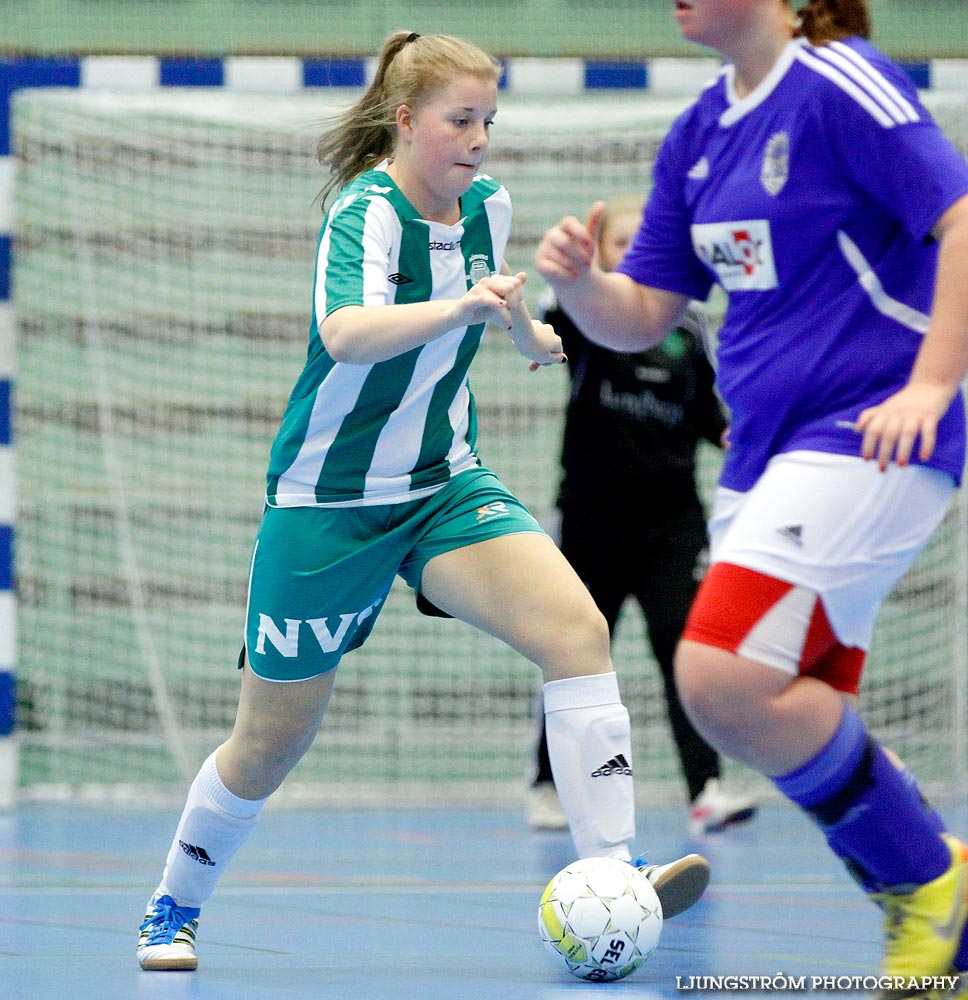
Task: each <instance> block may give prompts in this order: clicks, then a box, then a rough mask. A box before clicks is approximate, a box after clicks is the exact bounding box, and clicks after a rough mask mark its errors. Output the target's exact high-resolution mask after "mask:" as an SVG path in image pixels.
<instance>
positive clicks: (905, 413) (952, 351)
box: [856, 195, 968, 470]
mask: <svg viewBox="0 0 968 1000" xmlns="http://www.w3.org/2000/svg"><path fill="white" fill-rule="evenodd" d="M934 234H935V236H936V237H937V238H938V241H939V244H940V246H939V252H938V271H937V277H936V280H935V293H934V303H933V305H932V308H931V324H930V326H929V327H928V331H927V333H926V334H925V336H924V341H923V343H922V345H921V349H920V350H919V351H918V355H917V358H916V359H915V362H914V368H913V370H912V371H911V378H910V380H909V382H908V384H907V385H906V386H905V387H904V388H903V389H901V390H900V392H896V393H894V395H893V396H889V397H888V398H887V399H885V400H884V402H883V403H880V404H879V405H878V406H872V407H869V408H868V409H866V410H864V411H863V412H862V413H861V415H860V417H859V418H858V420H857V424H856V427H857V430H858V431H860V432H861V433H862V434H863V435H864V438H863V443H862V445H861V453H862V454H863V456H864V458H867V459H872V458H876V459H877V462H878V465H879V466H880V468H881V469H882V470H883V469H886V468H887V465H888V463H889V462H890V461H891V459H892V458H894V460H895V461H896V462H897V463H898V464H899V465H905V464H906V463H907V461H908V459H909V458H910V457H911V455H912V453H913V451H914V446H915V443H916V442H918V440H920V446H919V449H918V452H919V454H920V457H921V458H922V459H927V458H929V457H930V455H931V453H932V452H933V450H934V445H935V438H936V432H937V426H938V421H939V420H940V419H941V417H942V415H943V414H944V413H945V411H946V410H947V409H948V406H949V405H950V404H951V400H952V399H953V398H954V396H955V394H956V393H957V392H958V391H959V387H960V385H961V382H962V380H963V379H964V377H965V375H966V374H968V297H966V296H965V294H964V290H965V287H966V286H968V195H964V196H963V197H962V198H960V199H959V200H958V201H956V202H955V203H954V204H953V205H952V206H951V207H950V208H949V209H948V210H947V211H946V212H945V213H944V214H943V215H942V216H941V218H940V219H939V220H938V224H937V226H936V227H935V229H934Z"/></svg>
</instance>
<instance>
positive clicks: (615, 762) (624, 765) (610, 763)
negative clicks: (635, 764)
mask: <svg viewBox="0 0 968 1000" xmlns="http://www.w3.org/2000/svg"><path fill="white" fill-rule="evenodd" d="M609 774H627V775H628V776H629V777H631V776H632V768H631V767H630V766H629V762H628V761H627V760H626V759H625V754H622V753H620V754H616V755H615V756H614V757H613V758H612V759H611V760H607V761H605V763H604V764H602V766H601V767H599V768H596V769H595V770H594V771H592V777H593V778H604V777H606V776H607V775H609Z"/></svg>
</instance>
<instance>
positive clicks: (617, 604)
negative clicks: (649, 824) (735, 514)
mask: <svg viewBox="0 0 968 1000" xmlns="http://www.w3.org/2000/svg"><path fill="white" fill-rule="evenodd" d="M707 544H708V538H707V534H706V520H705V516H704V514H703V511H702V509H701V507H699V506H698V505H697V506H692V505H690V506H688V507H687V508H685V509H683V510H680V511H677V512H676V514H675V515H674V516H672V517H669V518H663V519H662V520H661V521H650V520H649V515H648V513H647V511H644V510H643V511H642V513H641V514H638V513H636V512H631V513H628V514H620V515H615V513H614V512H609V513H608V514H606V513H603V511H602V510H601V509H600V508H592V507H591V506H581V507H579V506H576V507H574V508H568V509H565V510H563V511H562V517H561V540H560V545H561V551H562V553H563V554H564V556H565V557H566V558H567V559H568V561H569V562H570V563H571V565H572V566H573V567H574V568H575V571H576V572H577V573H578V575H579V576H580V577H581V579H582V580H583V581H584V582H585V585H586V586H587V587H588V590H589V592H590V593H591V595H592V598H593V599H594V601H595V603H596V604H597V605H598V607H599V609H600V610H601V612H602V614H603V615H604V616H605V619H606V621H607V622H608V628H609V632H610V633H611V635H612V636H613V637H614V635H615V627H616V623H617V621H618V617H619V613H620V612H621V610H622V606H623V605H624V603H625V601H626V600H627V599H628V598H630V597H631V598H633V599H634V600H635V601H637V602H638V604H639V607H640V608H641V609H642V613H643V615H644V616H645V621H646V624H647V626H648V635H649V644H650V645H651V647H652V652H653V654H654V655H655V658H656V660H657V662H658V664H659V667H660V669H661V670H662V682H663V689H664V693H665V701H666V713H667V715H668V718H669V725H670V728H671V730H672V736H673V739H674V740H675V744H676V750H677V752H678V755H679V761H680V764H681V768H682V774H683V777H684V778H685V782H686V787H687V789H688V792H689V799H690V801H691V800H692V799H694V798H695V797H696V796H697V795H698V794H699V793H700V792H701V791H702V789H703V786H704V785H705V784H706V781H707V780H708V779H709V778H718V777H719V774H720V761H719V756H718V755H717V753H716V751H715V750H714V749H713V748H712V747H711V746H710V745H709V744H708V743H707V742H706V741H705V740H704V739H703V738H702V736H700V735H699V733H698V732H696V730H695V728H694V727H693V725H692V723H691V722H690V721H689V719H688V717H687V716H686V713H685V711H684V709H683V707H682V702H681V701H680V700H679V695H678V692H677V691H676V685H675V678H674V676H673V661H674V657H675V651H676V645H677V643H678V641H679V638H680V636H681V635H682V631H683V629H684V627H685V624H686V618H687V616H688V614H689V609H690V607H691V605H692V601H693V598H694V597H695V595H696V591H697V589H698V587H699V582H700V577H701V572H702V567H701V565H700V556H701V554H702V553H703V552H704V550H705V549H706V546H707ZM538 724H539V727H540V735H539V739H538V747H537V772H536V777H535V783H538V782H541V781H551V780H552V774H551V764H550V761H549V760H548V743H547V738H546V735H545V729H544V715H543V712H542V713H541V717H540V719H539V720H538Z"/></svg>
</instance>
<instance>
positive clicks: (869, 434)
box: [854, 382, 952, 472]
mask: <svg viewBox="0 0 968 1000" xmlns="http://www.w3.org/2000/svg"><path fill="white" fill-rule="evenodd" d="M951 399H952V394H951V392H950V390H949V389H948V388H947V387H945V386H941V385H936V384H929V383H923V382H921V383H909V384H908V385H906V386H905V387H904V388H903V389H901V390H900V391H899V392H896V393H894V395H893V396H888V397H887V399H885V400H884V402H883V403H879V404H878V405H877V406H870V407H868V408H867V409H866V410H864V411H863V412H862V413H861V415H860V416H859V417H858V418H857V422H856V423H855V424H854V429H855V430H856V431H857V432H858V433H859V434H863V440H862V441H861V448H860V450H861V455H862V456H863V457H864V458H865V459H866V460H868V461H870V460H871V459H876V460H877V465H878V467H879V468H880V470H881V472H885V471H886V470H887V467H888V465H889V464H890V463H891V460H892V459H893V460H894V461H895V462H897V464H898V465H907V464H908V462H909V461H910V459H911V456H912V455H913V454H914V446H915V443H916V442H918V441H920V445H919V447H918V456H919V458H920V459H921V461H927V459H929V458H930V457H931V455H932V454H933V452H934V446H935V443H936V441H937V433H938V422H939V421H940V420H941V418H942V416H944V414H945V412H946V411H947V409H948V407H949V406H950V405H951Z"/></svg>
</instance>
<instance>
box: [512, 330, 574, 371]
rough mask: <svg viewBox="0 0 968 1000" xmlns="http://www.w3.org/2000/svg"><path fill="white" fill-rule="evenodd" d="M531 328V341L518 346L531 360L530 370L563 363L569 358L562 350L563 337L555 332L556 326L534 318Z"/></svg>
mask: <svg viewBox="0 0 968 1000" xmlns="http://www.w3.org/2000/svg"><path fill="white" fill-rule="evenodd" d="M531 330H532V340H531V343H530V344H527V345H522V346H519V347H518V350H519V351H521V354H522V355H523V356H524V357H526V358H527V359H528V360H529V361H530V362H531V364H530V365H528V371H532V372H535V371H537V370H538V369H539V368H544V367H546V366H547V365H561V364H564V363H565V362H566V361H567V360H568V358H567V357H566V356H565V353H564V351H563V350H562V346H563V345H562V343H561V337H559V336H558V334H557V333H555V328H554V327H553V326H551V324H550V323H542V322H540V320H536V319H533V320H531ZM522 347H523V349H522Z"/></svg>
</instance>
